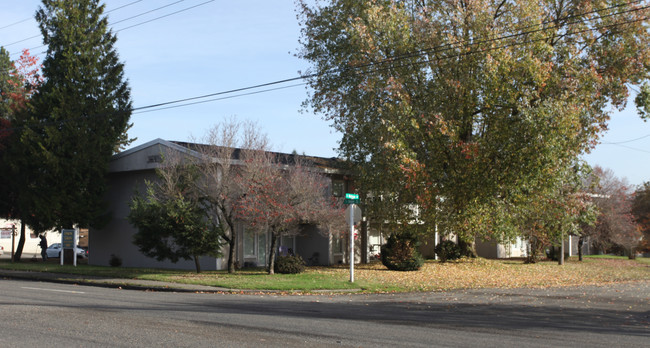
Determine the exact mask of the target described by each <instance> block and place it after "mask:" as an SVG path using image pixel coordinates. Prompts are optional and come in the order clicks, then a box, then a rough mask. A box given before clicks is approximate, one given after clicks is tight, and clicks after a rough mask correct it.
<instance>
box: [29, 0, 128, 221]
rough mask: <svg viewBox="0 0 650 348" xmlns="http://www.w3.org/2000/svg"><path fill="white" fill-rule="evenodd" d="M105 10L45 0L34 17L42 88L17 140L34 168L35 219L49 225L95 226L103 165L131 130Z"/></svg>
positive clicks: (84, 1)
mask: <svg viewBox="0 0 650 348" xmlns="http://www.w3.org/2000/svg"><path fill="white" fill-rule="evenodd" d="M103 12H104V5H100V4H99V0H43V3H42V6H41V7H40V8H39V10H38V11H37V12H36V20H37V21H38V23H39V27H40V29H41V33H42V35H43V41H44V43H45V44H46V45H47V46H48V49H47V55H46V57H45V60H44V62H43V70H42V71H43V76H44V77H45V83H44V84H43V85H42V87H41V88H40V90H39V92H38V93H37V94H36V95H34V97H33V99H32V103H33V106H34V109H33V112H32V113H31V114H32V117H31V119H29V120H27V122H26V124H25V127H24V130H23V134H22V138H21V141H22V142H23V145H24V146H25V148H26V149H29V150H32V151H34V153H32V156H30V160H31V161H38V163H39V168H38V171H39V175H40V176H39V177H40V178H41V179H40V181H39V183H38V186H39V187H40V188H41V190H42V191H41V192H42V193H41V194H42V195H43V197H41V198H42V201H48V204H47V205H46V207H43V208H45V209H46V211H41V210H39V215H41V216H44V218H46V219H47V220H48V223H50V222H51V223H52V224H53V225H52V227H72V226H73V225H74V224H79V225H81V226H88V225H90V224H93V223H98V222H100V220H99V219H98V218H99V217H100V216H101V215H102V213H103V212H104V207H103V204H102V195H103V193H104V191H105V187H106V182H105V175H106V172H107V168H108V163H109V161H110V158H111V155H112V154H113V152H114V150H115V149H116V148H117V147H118V146H119V145H120V144H123V143H124V141H125V132H126V130H127V129H128V127H129V123H128V121H129V117H130V115H131V109H132V105H131V98H130V89H129V87H128V83H127V81H126V80H125V78H124V65H123V64H122V63H121V62H120V61H119V59H118V54H117V52H116V50H115V48H114V45H115V42H116V40H117V38H116V36H115V34H114V33H113V32H112V31H111V30H110V29H109V28H108V21H107V18H106V16H104V15H103Z"/></svg>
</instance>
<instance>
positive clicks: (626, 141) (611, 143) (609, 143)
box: [601, 134, 650, 145]
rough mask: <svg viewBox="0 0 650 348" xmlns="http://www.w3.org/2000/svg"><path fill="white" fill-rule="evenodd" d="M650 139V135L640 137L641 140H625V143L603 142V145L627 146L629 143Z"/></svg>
mask: <svg viewBox="0 0 650 348" xmlns="http://www.w3.org/2000/svg"><path fill="white" fill-rule="evenodd" d="M648 137H650V134H648V135H644V136H642V137H639V138H634V139H630V140H623V141H617V142H602V143H601V144H607V145H620V144H627V143H631V142H634V141H637V140H641V139H645V138H648Z"/></svg>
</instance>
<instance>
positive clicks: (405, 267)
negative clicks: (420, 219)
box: [380, 232, 424, 271]
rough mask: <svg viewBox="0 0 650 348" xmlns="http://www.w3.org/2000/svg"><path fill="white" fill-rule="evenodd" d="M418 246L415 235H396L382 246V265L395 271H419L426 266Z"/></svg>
mask: <svg viewBox="0 0 650 348" xmlns="http://www.w3.org/2000/svg"><path fill="white" fill-rule="evenodd" d="M417 246H418V241H417V237H416V236H415V235H414V234H412V233H404V232H403V233H394V234H392V235H391V236H390V237H388V241H386V244H384V245H382V246H381V253H380V255H381V263H382V264H383V265H384V266H386V268H388V269H390V270H393V271H417V270H419V269H420V267H422V264H424V258H422V255H420V252H418V250H417Z"/></svg>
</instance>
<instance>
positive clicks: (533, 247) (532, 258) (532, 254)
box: [524, 236, 539, 263]
mask: <svg viewBox="0 0 650 348" xmlns="http://www.w3.org/2000/svg"><path fill="white" fill-rule="evenodd" d="M528 250H529V251H528V257H527V258H526V261H524V262H525V263H537V255H538V254H539V241H538V240H537V238H535V237H532V236H531V237H530V239H529V240H528Z"/></svg>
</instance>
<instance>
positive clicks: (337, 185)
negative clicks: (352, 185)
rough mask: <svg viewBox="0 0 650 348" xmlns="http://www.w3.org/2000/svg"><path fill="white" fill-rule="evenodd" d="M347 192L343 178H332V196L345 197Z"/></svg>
mask: <svg viewBox="0 0 650 348" xmlns="http://www.w3.org/2000/svg"><path fill="white" fill-rule="evenodd" d="M344 193H345V182H343V180H332V196H334V197H343V194H344Z"/></svg>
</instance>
